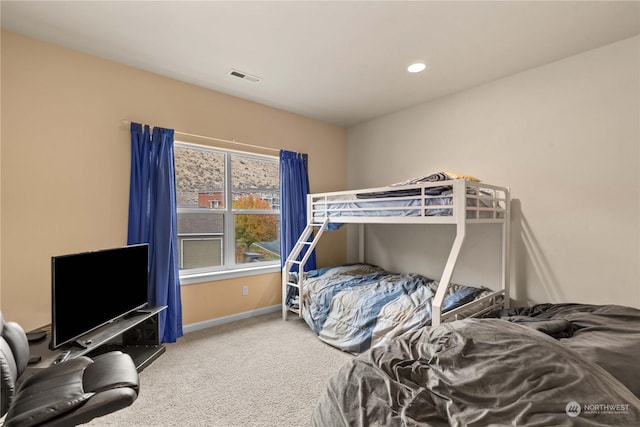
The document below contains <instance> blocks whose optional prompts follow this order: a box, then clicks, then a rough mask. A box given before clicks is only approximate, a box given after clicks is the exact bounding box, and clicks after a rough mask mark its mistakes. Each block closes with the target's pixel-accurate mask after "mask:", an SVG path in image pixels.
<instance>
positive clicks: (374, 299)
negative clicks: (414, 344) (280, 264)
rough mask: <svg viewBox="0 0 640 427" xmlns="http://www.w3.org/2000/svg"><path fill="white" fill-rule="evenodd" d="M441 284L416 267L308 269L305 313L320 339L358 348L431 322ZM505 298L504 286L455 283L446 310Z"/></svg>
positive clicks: (474, 308) (476, 309) (464, 311)
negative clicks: (414, 269)
mask: <svg viewBox="0 0 640 427" xmlns="http://www.w3.org/2000/svg"><path fill="white" fill-rule="evenodd" d="M296 280H297V279H296V278H295V277H294V278H292V279H291V281H292V282H296ZM437 290H438V281H436V280H433V279H430V278H428V277H425V276H423V275H420V274H416V273H394V272H390V271H387V270H385V269H383V268H381V267H378V266H375V265H371V264H366V263H354V264H347V265H341V266H334V267H327V268H322V269H318V270H312V271H309V272H306V273H305V292H304V293H303V296H302V299H303V301H302V302H303V304H301V306H302V309H301V316H302V318H303V319H304V320H305V321H306V323H307V324H308V325H309V326H310V327H311V329H312V330H313V332H315V334H316V335H317V336H318V338H319V339H320V340H322V341H324V342H325V343H327V344H329V345H332V346H334V347H336V348H338V349H340V350H343V351H346V352H350V353H353V354H357V353H362V352H364V351H365V350H368V349H369V348H371V347H374V346H379V345H382V344H384V343H386V342H388V341H389V340H391V339H393V338H394V337H397V336H399V335H401V334H403V333H405V332H407V331H409V330H413V329H418V328H422V327H424V326H428V325H431V321H432V302H433V299H434V297H435V294H436V292H437ZM502 301H503V294H502V292H501V291H498V292H494V291H491V290H490V289H488V288H485V287H476V286H467V285H459V284H455V283H451V284H449V286H448V288H447V292H446V294H445V296H444V302H443V304H442V312H443V314H449V313H451V312H452V311H455V313H456V315H458V316H462V317H467V316H479V315H481V314H482V313H485V312H488V311H490V310H492V309H495V308H496V307H501V304H502Z"/></svg>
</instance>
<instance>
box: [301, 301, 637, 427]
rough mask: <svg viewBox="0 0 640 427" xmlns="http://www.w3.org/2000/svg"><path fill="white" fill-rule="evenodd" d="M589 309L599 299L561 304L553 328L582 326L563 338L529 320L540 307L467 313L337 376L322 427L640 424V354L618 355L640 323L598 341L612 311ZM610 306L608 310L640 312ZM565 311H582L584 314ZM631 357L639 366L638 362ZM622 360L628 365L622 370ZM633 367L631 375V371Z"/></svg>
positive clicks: (316, 420) (321, 413)
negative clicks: (477, 315)
mask: <svg viewBox="0 0 640 427" xmlns="http://www.w3.org/2000/svg"><path fill="white" fill-rule="evenodd" d="M585 307H595V306H578V305H572V307H568V306H564V307H560V306H558V307H557V308H556V310H557V311H556V312H551V313H547V315H548V316H547V318H546V319H545V320H548V321H549V322H550V323H548V324H547V325H546V327H549V328H552V329H554V330H555V329H558V328H560V329H562V326H559V324H565V326H566V323H565V322H559V323H558V322H556V324H552V323H553V322H554V321H557V320H567V322H568V325H569V326H568V328H569V330H571V329H573V326H572V322H574V321H575V322H577V323H578V324H577V325H575V326H576V327H577V329H576V330H573V331H570V332H568V334H570V336H569V335H567V336H566V337H565V338H561V339H560V340H558V339H556V338H554V337H552V336H550V335H549V334H547V333H545V332H543V331H541V330H540V329H539V328H534V327H531V325H523V324H519V323H525V322H524V320H525V318H529V317H533V318H535V317H536V316H535V315H534V316H530V315H531V314H536V313H531V312H529V313H523V312H502V313H496V314H495V317H496V318H490V319H465V320H461V321H455V322H451V323H446V324H443V325H440V326H438V327H427V328H422V329H419V330H416V331H413V332H409V333H406V334H404V335H402V336H401V337H398V338H397V339H395V340H393V341H391V342H389V343H388V344H386V345H384V346H381V347H376V348H373V349H371V350H370V351H368V352H366V353H363V354H362V355H360V356H358V357H356V358H354V359H352V360H351V361H350V362H349V363H347V364H346V365H344V366H343V367H342V368H341V369H340V370H339V372H338V373H337V374H336V375H335V376H334V377H333V378H332V379H331V380H330V381H329V384H328V386H327V389H326V391H325V393H324V394H323V395H322V396H321V398H320V401H319V403H318V405H317V407H316V409H315V411H314V413H313V417H312V424H313V425H314V426H317V427H329V426H449V425H451V426H492V425H522V426H603V425H610V426H638V425H640V400H638V398H637V397H636V396H635V395H634V394H633V392H632V391H631V390H630V388H629V387H627V386H625V384H624V383H623V382H626V383H628V385H629V386H631V387H632V388H633V387H634V386H635V387H637V386H638V384H637V383H634V381H636V378H637V375H638V374H637V373H632V372H629V369H631V370H633V371H635V370H637V369H638V357H639V355H640V353H639V352H637V351H636V352H635V353H624V354H621V355H618V354H617V352H618V351H619V350H623V351H624V352H628V351H630V349H632V348H634V347H635V348H636V349H637V346H638V345H640V341H639V340H638V339H637V335H635V334H637V333H640V329H638V326H639V325H640V324H638V323H636V324H635V325H633V326H629V325H626V324H625V321H623V320H622V319H620V325H618V326H617V327H614V328H613V329H612V330H611V331H609V334H610V335H611V336H616V338H615V339H614V338H610V337H609V338H605V341H604V342H602V344H603V345H600V344H595V345H593V344H594V343H591V344H590V343H589V340H591V339H595V337H596V335H591V338H589V334H596V333H601V334H603V335H607V328H608V327H609V326H607V325H606V324H599V325H598V320H597V319H598V318H599V316H601V315H602V314H599V313H596V314H595V315H593V313H591V314H590V313H589V310H588V309H586V310H587V311H581V309H582V310H585ZM608 307H609V308H608V309H606V310H604V311H605V312H607V311H608V312H607V313H605V314H604V316H605V317H607V316H608V317H613V318H615V317H616V316H622V317H624V316H627V315H637V313H638V312H639V311H638V310H635V309H631V311H628V310H626V308H616V307H617V306H608ZM550 308H552V306H551V307H547V309H550ZM594 310H595V309H594ZM546 311H548V310H546ZM592 311H593V310H592ZM596 311H597V310H596ZM618 311H621V312H622V313H619V312H618ZM543 312H544V310H540V311H539V312H538V313H537V314H538V317H539V316H540V315H541V313H543ZM559 313H564V315H567V316H569V315H570V314H571V313H573V315H574V316H577V317H576V319H577V320H572V318H571V316H569V319H567V318H563V317H562V316H563V315H562V314H559ZM616 313H617V314H616ZM518 316H520V321H519V322H518V321H515V317H518ZM501 317H503V318H501ZM506 318H508V319H506ZM578 318H579V319H578ZM601 320H602V319H601ZM628 321H629V319H627V323H628ZM589 322H592V323H591V325H588V324H589ZM602 322H604V320H602ZM537 326H538V327H539V326H541V324H538V325H537ZM587 328H592V330H590V331H589V330H587V331H585V329H587ZM580 330H582V331H583V332H579V331H580ZM626 334H630V335H628V336H627V340H629V341H635V342H633V343H630V344H629V343H628V344H626V345H623V347H625V348H624V349H623V348H622V347H620V343H621V342H623V341H624V340H625V337H624V335H626ZM572 337H574V338H575V339H576V341H575V343H571V339H572ZM609 346H611V347H609ZM603 347H607V348H603ZM601 350H602V351H603V353H601V354H599V352H600V351H601ZM631 351H632V350H631ZM602 359H605V360H602ZM631 360H635V363H632V364H631V365H629V364H628V362H630V361H631ZM617 361H620V362H621V365H620V367H619V369H620V370H619V371H618V368H614V366H616V365H617ZM600 362H606V363H605V366H602V365H601V364H600ZM632 365H633V366H632ZM627 374H629V375H630V378H625V377H626V375H627ZM614 375H616V376H618V378H616V377H614ZM621 380H622V381H621Z"/></svg>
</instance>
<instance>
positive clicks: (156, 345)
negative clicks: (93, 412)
mask: <svg viewBox="0 0 640 427" xmlns="http://www.w3.org/2000/svg"><path fill="white" fill-rule="evenodd" d="M166 308H167V307H166V306H162V307H145V308H143V309H141V310H137V311H134V312H133V313H131V314H129V315H127V316H125V317H123V318H120V319H116V320H114V321H113V322H111V323H108V324H106V325H104V326H102V327H100V328H98V329H96V330H95V331H93V332H90V333H88V334H86V335H83V336H82V337H80V338H79V339H78V340H76V342H75V343H73V344H70V345H69V346H64V347H61V348H59V349H56V350H50V349H49V341H50V338H51V331H50V328H47V327H43V328H41V330H46V329H48V330H47V338H49V339H45V340H41V341H38V342H34V343H30V344H29V351H30V353H31V356H41V357H42V359H41V360H40V362H39V363H37V364H34V365H29V368H35V369H38V368H44V367H47V366H49V365H51V364H52V363H53V361H54V360H55V359H56V357H57V356H58V355H59V354H60V353H62V352H65V351H68V352H69V358H70V359H72V358H74V357H80V356H89V357H92V356H97V355H99V354H102V353H106V352H108V351H112V350H120V351H122V352H123V353H127V354H129V355H130V356H131V358H132V359H133V361H134V363H135V365H136V368H137V370H138V372H141V371H142V370H143V369H144V368H146V367H147V366H149V365H150V364H151V362H153V361H154V360H156V359H157V358H158V357H160V355H161V354H162V353H164V352H165V350H166V349H165V347H164V345H162V344H161V343H160V330H159V327H160V325H159V319H158V317H159V313H160V312H161V311H162V310H165V309H166Z"/></svg>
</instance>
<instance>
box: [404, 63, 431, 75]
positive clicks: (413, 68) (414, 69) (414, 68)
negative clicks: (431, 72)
mask: <svg viewBox="0 0 640 427" xmlns="http://www.w3.org/2000/svg"><path fill="white" fill-rule="evenodd" d="M425 68H427V66H426V65H425V64H424V62H416V63H415V64H411V65H409V66H408V67H407V71H408V72H410V73H419V72H420V71H424V69H425Z"/></svg>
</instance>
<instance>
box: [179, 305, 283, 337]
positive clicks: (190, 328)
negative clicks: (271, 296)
mask: <svg viewBox="0 0 640 427" xmlns="http://www.w3.org/2000/svg"><path fill="white" fill-rule="evenodd" d="M280 310H282V305H280V304H278V305H272V306H270V307H263V308H258V309H256V310H251V311H245V312H243V313H238V314H232V315H230V316H224V317H218V318H215V319H210V320H205V321H204V322H198V323H190V324H188V325H184V326H182V332H183V333H185V334H187V333H189V332H194V331H198V330H200V329H206V328H210V327H212V326H218V325H224V324H225V323H229V322H234V321H236V320H241V319H248V318H249V317H255V316H260V315H263V314H267V313H273V312H274V311H280Z"/></svg>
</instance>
